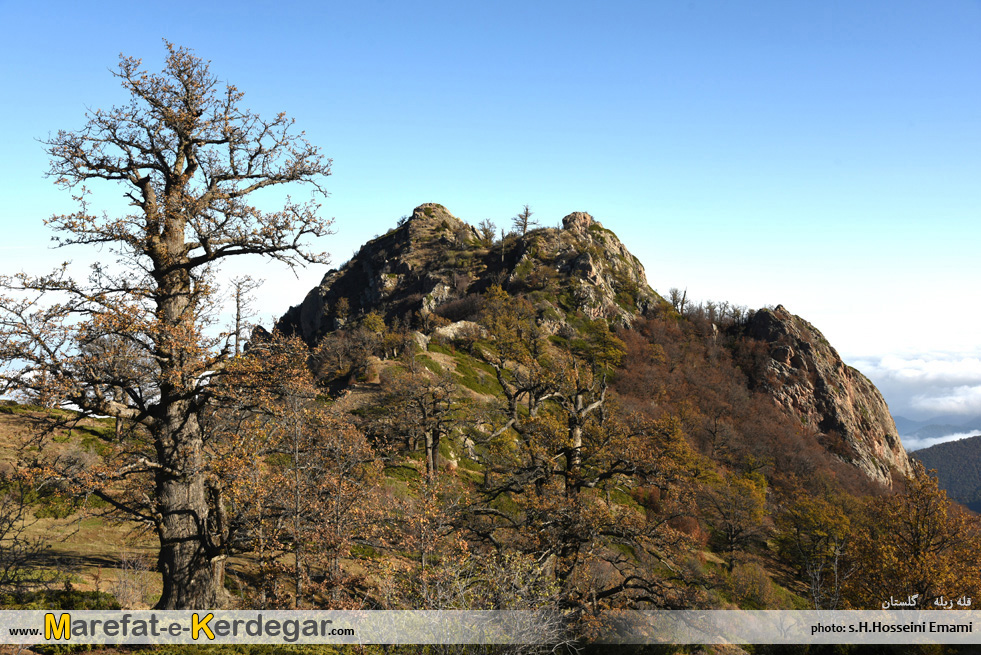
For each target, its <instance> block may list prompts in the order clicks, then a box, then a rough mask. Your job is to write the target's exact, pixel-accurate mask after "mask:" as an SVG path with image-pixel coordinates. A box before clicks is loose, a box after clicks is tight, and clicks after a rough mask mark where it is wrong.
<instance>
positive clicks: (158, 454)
mask: <svg viewBox="0 0 981 655" xmlns="http://www.w3.org/2000/svg"><path fill="white" fill-rule="evenodd" d="M166 46H167V50H168V56H167V60H166V66H165V68H164V70H163V72H162V73H161V74H154V73H148V72H145V71H144V70H143V69H142V68H141V62H140V61H139V60H137V59H133V58H128V57H121V59H120V62H119V67H118V71H117V72H114V73H113V74H114V75H116V76H117V77H118V78H119V80H120V81H121V83H122V85H123V87H124V88H125V89H126V90H127V91H128V92H129V94H130V96H131V98H130V101H129V103H128V104H126V105H124V106H122V107H114V108H112V109H110V110H93V111H89V112H88V114H87V119H88V120H87V123H86V124H85V126H84V127H83V128H82V129H80V130H77V131H60V132H58V133H57V135H55V136H52V137H49V138H48V139H47V140H46V141H44V144H45V146H46V148H47V151H48V153H49V154H50V156H51V170H50V171H49V173H50V175H52V176H53V177H55V179H56V181H57V184H59V185H60V186H62V187H65V188H68V189H71V190H72V191H73V196H74V197H75V198H76V199H77V200H78V203H79V204H78V209H77V211H75V212H74V213H71V214H66V215H59V216H54V217H52V218H51V219H49V221H48V223H49V225H50V226H51V227H52V228H53V229H54V230H56V231H57V233H58V235H59V237H57V239H58V240H59V241H60V243H61V244H62V245H69V244H87V245H96V246H108V247H109V248H110V249H111V251H112V252H114V253H116V255H117V263H118V264H119V265H118V266H116V265H106V264H105V263H100V264H96V265H94V266H93V268H92V272H91V274H90V275H89V277H88V279H87V280H84V281H80V280H76V279H73V278H72V277H71V276H70V275H69V274H68V273H67V270H66V269H65V268H62V269H61V270H59V271H56V272H54V273H52V274H49V275H43V276H31V275H27V274H20V275H14V276H9V277H3V278H2V279H0V284H2V286H3V289H4V290H5V291H3V296H0V361H2V363H3V369H2V371H0V374H2V378H0V379H2V383H3V391H5V392H10V391H13V390H20V391H22V392H28V393H32V394H33V395H35V396H36V397H39V398H44V399H48V400H50V401H51V402H54V403H58V404H61V405H63V406H73V407H75V408H78V409H81V410H82V412H83V414H85V415H103V416H111V417H117V418H119V419H122V420H124V421H126V422H127V424H128V425H135V426H137V427H138V431H140V432H141V433H142V434H143V435H145V436H144V438H145V441H146V448H145V449H144V450H143V451H140V449H138V448H136V447H133V448H130V449H129V450H130V454H129V456H128V458H127V459H125V460H120V461H119V462H118V463H116V464H114V465H113V466H112V467H102V468H99V467H92V466H91V465H90V466H88V467H81V466H72V465H71V464H72V463H71V462H64V461H61V462H55V463H53V464H52V466H51V471H53V474H55V475H60V476H62V477H63V478H67V479H69V480H70V481H71V482H72V483H74V484H76V485H80V486H81V487H82V488H85V489H87V490H88V491H89V492H90V493H95V494H97V495H98V496H100V497H102V498H103V499H104V500H106V501H107V502H109V503H110V504H112V505H113V506H114V507H115V508H116V509H118V510H119V511H121V512H123V513H126V514H128V515H129V516H130V517H131V518H134V519H136V520H139V521H143V522H145V523H147V524H150V525H152V526H153V527H154V528H155V530H156V532H157V534H158V535H159V539H160V556H159V569H160V572H161V573H162V574H163V583H164V584H163V595H162V597H161V599H160V602H159V603H158V608H162V609H180V608H204V607H214V606H219V605H220V604H221V603H222V595H223V584H222V583H223V577H224V558H225V556H226V541H227V538H228V529H229V528H228V526H227V525H225V524H224V519H223V516H224V513H223V511H222V506H221V505H222V502H221V484H220V480H216V479H215V478H214V476H213V475H211V473H210V472H209V463H208V458H207V452H206V446H207V440H208V437H209V435H208V434H207V430H206V429H205V427H204V422H203V420H202V417H203V416H204V415H205V412H206V410H207V405H208V402H209V384H210V382H211V381H212V380H213V378H214V376H215V375H220V374H221V371H222V367H223V363H224V362H225V361H227V359H228V358H230V357H232V356H233V352H232V348H231V347H230V342H229V338H228V337H227V336H225V337H222V336H216V330H215V328H214V326H213V324H214V321H215V318H216V303H215V300H216V298H215V291H214V285H213V278H212V275H211V273H212V271H213V268H214V266H215V265H216V264H217V263H219V262H220V261H221V260H223V259H225V258H227V257H232V256H238V255H264V256H266V257H272V258H275V259H278V260H281V261H283V262H286V263H287V264H289V265H291V266H292V265H298V264H302V263H304V262H321V261H325V256H324V255H323V254H321V253H317V252H313V251H311V250H309V249H308V248H307V247H306V246H305V245H304V243H305V241H306V240H307V238H308V237H319V236H323V235H326V234H327V233H328V232H329V225H330V221H328V220H324V219H322V218H320V217H319V216H318V213H317V212H318V205H317V204H316V202H315V201H313V200H311V201H310V202H308V203H297V202H294V201H292V200H290V199H287V200H286V202H285V204H284V206H282V207H281V208H279V209H278V210H277V211H272V212H270V211H265V210H263V209H260V208H259V207H257V206H256V205H255V204H254V203H255V201H254V200H253V199H252V198H254V196H253V195H252V194H253V193H254V192H256V191H258V190H260V189H263V188H265V187H271V186H278V185H284V184H290V183H302V184H306V185H309V186H310V187H312V190H313V193H314V196H316V195H318V194H319V195H325V194H324V189H323V186H322V184H323V181H324V178H325V176H327V175H329V174H330V163H331V162H330V160H329V159H326V158H325V157H324V156H323V154H322V153H321V151H320V150H319V149H318V148H316V147H314V146H312V145H310V144H309V143H308V142H307V141H306V139H305V138H304V135H303V133H302V132H296V131H295V130H294V128H293V121H292V119H290V118H287V117H286V115H285V114H279V115H278V116H275V117H274V118H272V119H263V118H261V117H259V116H257V115H256V114H254V113H252V112H251V111H249V110H248V109H245V108H243V107H242V104H241V101H242V97H243V94H242V93H241V92H240V91H239V90H237V89H236V88H235V87H234V86H230V85H224V84H219V83H218V80H217V78H216V77H215V76H214V75H212V74H211V72H210V71H209V64H208V62H207V61H203V60H202V59H200V58H198V57H197V56H195V55H194V54H193V53H192V52H191V51H189V50H187V49H185V48H180V47H176V46H174V45H172V44H170V43H167V44H166ZM91 181H97V182H103V181H106V182H111V183H117V184H118V185H119V186H120V187H121V188H122V189H123V193H124V194H125V197H126V198H127V199H128V200H129V204H130V206H131V207H132V210H131V211H130V213H127V214H125V215H119V216H111V215H107V214H97V213H94V212H92V211H91V210H90V208H89V202H88V191H87V189H86V185H87V184H88V183H90V182H91ZM120 358H124V359H126V360H127V361H128V362H129V364H125V363H124V362H121V361H118V360H119V359H120ZM114 360H116V361H114ZM133 362H139V365H138V366H134V365H133ZM134 369H138V370H134ZM139 476H142V478H143V479H144V480H148V481H147V482H145V483H144V486H143V488H145V489H146V494H145V496H144V497H143V498H142V499H141V498H140V497H139V494H136V493H132V492H131V493H121V490H123V489H131V490H132V489H133V486H132V484H130V482H131V481H132V480H134V479H136V478H137V477H139Z"/></svg>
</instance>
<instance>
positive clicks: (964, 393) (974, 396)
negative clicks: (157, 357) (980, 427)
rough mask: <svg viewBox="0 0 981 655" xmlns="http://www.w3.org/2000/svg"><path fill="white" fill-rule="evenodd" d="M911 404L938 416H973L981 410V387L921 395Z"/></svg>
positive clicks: (963, 387) (959, 388) (964, 387)
mask: <svg viewBox="0 0 981 655" xmlns="http://www.w3.org/2000/svg"><path fill="white" fill-rule="evenodd" d="M938 392H939V393H938ZM911 404H912V406H913V407H915V408H917V409H922V410H925V411H929V412H934V413H938V414H972V413H975V412H978V409H979V408H981V385H976V386H968V385H964V386H959V387H954V388H952V389H951V388H945V389H943V390H937V392H935V393H934V394H932V395H931V394H929V393H924V394H920V395H918V396H914V397H913V399H912V402H911Z"/></svg>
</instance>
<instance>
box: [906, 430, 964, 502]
mask: <svg viewBox="0 0 981 655" xmlns="http://www.w3.org/2000/svg"><path fill="white" fill-rule="evenodd" d="M910 457H913V458H915V459H918V460H920V461H921V462H923V466H925V467H926V468H927V470H930V469H934V470H936V472H937V480H938V481H939V483H940V487H941V488H942V489H944V490H945V491H946V492H947V496H948V497H950V498H952V499H953V500H956V501H957V502H959V503H961V504H963V505H966V506H967V507H969V508H971V509H972V510H974V511H975V512H981V435H979V436H975V437H968V438H967V439H958V440H957V441H948V442H947V443H942V444H937V445H936V446H930V447H929V448H924V449H923V450H917V451H916V452H913V453H910Z"/></svg>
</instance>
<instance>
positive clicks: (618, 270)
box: [277, 203, 664, 345]
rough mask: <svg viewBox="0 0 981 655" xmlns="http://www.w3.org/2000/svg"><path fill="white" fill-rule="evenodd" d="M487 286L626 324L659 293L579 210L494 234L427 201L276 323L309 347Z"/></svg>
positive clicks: (631, 259)
mask: <svg viewBox="0 0 981 655" xmlns="http://www.w3.org/2000/svg"><path fill="white" fill-rule="evenodd" d="M492 284H500V285H502V286H504V287H505V288H506V289H508V291H510V292H511V293H522V294H525V295H528V296H529V297H530V298H531V299H532V300H533V301H541V302H546V303H548V304H551V305H552V306H553V307H554V309H555V313H554V317H555V318H558V317H559V316H561V315H562V314H563V313H565V312H568V311H581V312H583V313H584V314H585V315H586V316H588V317H590V318H601V317H602V318H608V319H611V320H612V321H613V322H614V323H617V324H621V325H625V324H629V323H630V322H631V321H632V320H633V319H634V318H635V317H637V316H638V315H640V314H643V313H644V312H646V311H649V310H650V309H652V308H653V307H654V306H655V305H657V304H659V303H663V302H664V300H663V299H662V298H661V297H660V296H659V295H657V294H656V293H655V292H654V291H653V290H651V288H650V286H648V284H647V278H646V277H645V275H644V267H643V266H642V265H641V263H640V261H639V260H638V259H637V258H636V257H634V256H633V255H632V254H630V252H629V251H628V250H627V248H626V247H625V246H624V245H623V244H622V243H621V242H620V240H619V239H618V238H617V237H616V235H615V234H614V233H613V232H611V231H610V230H607V229H606V228H604V227H603V226H602V225H601V224H600V223H599V222H598V221H596V220H594V219H593V217H592V216H590V215H589V214H587V213H585V212H575V213H572V214H569V215H568V216H566V217H565V218H563V219H562V227H561V228H539V229H535V230H530V231H529V232H527V233H526V234H521V235H519V234H514V233H512V234H510V235H507V236H505V237H504V238H503V239H502V240H495V235H494V234H493V232H490V231H489V230H488V231H486V233H481V232H480V231H478V230H477V229H475V228H473V227H471V226H469V225H467V224H466V223H464V222H463V221H461V220H460V219H459V218H457V217H455V216H453V215H452V214H451V213H450V212H449V211H447V209H446V208H445V207H443V205H439V204H436V203H427V204H424V205H420V206H419V207H416V208H415V209H414V210H413V212H412V215H411V216H409V217H408V218H406V219H403V220H402V221H401V222H400V225H399V226H398V227H397V228H395V229H393V230H390V231H389V232H388V233H386V234H385V235H383V236H380V237H377V238H375V239H372V240H371V241H369V242H368V243H366V244H365V245H364V246H362V247H361V249H360V250H359V251H358V253H357V254H356V255H355V256H354V257H353V258H351V260H350V261H348V262H347V263H346V264H344V266H342V267H341V268H340V269H338V270H332V271H329V272H328V273H327V275H325V276H324V279H323V281H321V283H320V285H319V286H317V287H316V288H314V289H313V290H311V291H310V293H308V294H307V296H306V298H305V299H304V300H303V302H302V303H301V304H300V305H297V306H294V307H292V308H291V309H290V310H289V311H288V312H287V313H286V315H285V316H283V318H282V319H281V320H280V322H279V324H278V325H277V327H278V328H279V329H280V330H281V331H283V332H285V333H288V334H297V335H299V336H301V337H302V338H303V340H304V341H306V342H307V343H308V344H311V345H312V344H314V343H316V342H317V341H318V340H319V339H320V338H321V337H322V336H323V335H324V334H325V333H326V332H329V331H331V330H334V329H337V328H339V327H341V326H342V325H343V324H344V323H345V321H346V320H347V319H348V318H349V317H354V316H358V315H360V314H363V313H368V312H371V311H377V312H379V313H381V314H383V315H384V316H385V318H386V319H393V318H396V317H398V318H400V319H401V320H404V319H405V318H406V317H409V316H412V315H426V314H429V313H431V312H433V311H436V310H438V309H439V308H442V312H443V313H444V314H445V315H446V316H447V317H448V318H454V316H453V309H454V308H453V307H447V305H448V304H450V303H452V302H453V301H460V300H463V299H465V298H466V297H467V296H468V295H470V294H479V293H482V292H484V291H485V290H487V289H488V288H489V287H490V286H491V285H492Z"/></svg>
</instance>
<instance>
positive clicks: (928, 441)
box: [901, 432, 978, 452]
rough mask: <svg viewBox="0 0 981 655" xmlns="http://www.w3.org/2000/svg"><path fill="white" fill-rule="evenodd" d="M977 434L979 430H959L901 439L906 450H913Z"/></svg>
mask: <svg viewBox="0 0 981 655" xmlns="http://www.w3.org/2000/svg"><path fill="white" fill-rule="evenodd" d="M976 436H978V432H958V433H957V434H947V435H944V436H942V437H923V438H919V437H901V439H902V441H903V447H904V448H905V449H906V451H907V452H911V451H914V450H920V449H922V448H929V447H930V446H936V445H937V444H938V443H947V442H948V441H959V440H960V439H967V438H968V437H976Z"/></svg>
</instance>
